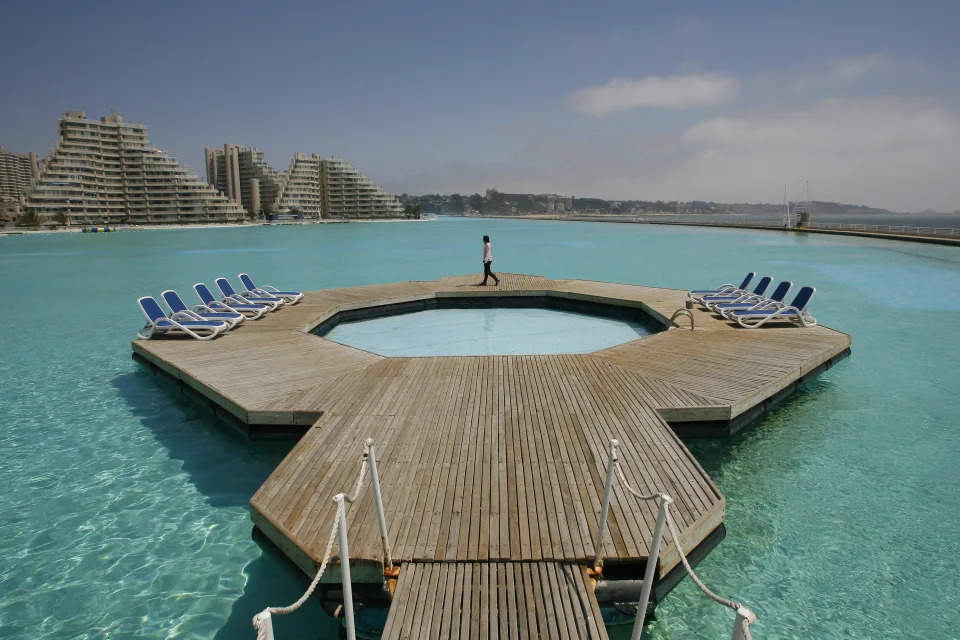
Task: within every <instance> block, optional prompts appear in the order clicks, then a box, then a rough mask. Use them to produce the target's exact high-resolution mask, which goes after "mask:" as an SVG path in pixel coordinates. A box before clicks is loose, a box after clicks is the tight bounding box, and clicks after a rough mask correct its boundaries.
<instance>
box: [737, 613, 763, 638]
mask: <svg viewBox="0 0 960 640" xmlns="http://www.w3.org/2000/svg"><path fill="white" fill-rule="evenodd" d="M756 621H757V616H756V614H755V613H754V612H753V611H750V609H747V608H746V607H744V606H741V607H740V608H739V609H737V618H736V620H734V621H733V638H732V640H747V636H745V635H744V633H743V624H744V622H746V623H747V626H749V625H751V624H753V623H754V622H756Z"/></svg>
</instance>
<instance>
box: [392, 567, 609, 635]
mask: <svg viewBox="0 0 960 640" xmlns="http://www.w3.org/2000/svg"><path fill="white" fill-rule="evenodd" d="M382 638H383V640H405V639H408V638H409V639H411V640H412V639H417V640H427V639H429V638H455V639H460V640H473V639H477V640H480V639H482V640H520V638H550V639H551V640H567V639H570V640H573V639H579V640H587V639H590V640H593V639H598V638H602V639H605V638H607V631H606V629H605V628H604V626H603V619H602V618H601V617H600V608H599V606H598V605H597V601H596V599H595V598H594V597H593V585H592V584H591V582H590V578H589V577H588V576H587V573H586V569H585V568H584V567H581V566H578V565H574V564H562V563H558V562H534V563H531V562H483V563H477V562H413V563H409V564H405V565H403V567H402V569H401V570H400V579H399V581H398V584H397V590H396V593H395V594H394V597H393V603H392V604H391V607H390V615H389V617H388V618H387V625H386V627H385V628H384V630H383V636H382Z"/></svg>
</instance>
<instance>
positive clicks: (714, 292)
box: [687, 271, 757, 300]
mask: <svg viewBox="0 0 960 640" xmlns="http://www.w3.org/2000/svg"><path fill="white" fill-rule="evenodd" d="M755 275H757V274H756V273H755V272H753V271H751V272H750V273H748V274H747V277H746V278H744V279H743V282H741V283H740V286H739V287H738V286H736V285H732V284H722V285H720V286H719V287H717V288H716V289H694V290H692V291H690V292H688V293H687V295H688V296H689V297H691V298H693V299H694V300H700V299H701V298H703V297H704V296H722V295H724V294H727V293H732V292H733V291H743V290H744V289H746V288H747V286H748V285H749V284H750V281H751V280H753V276H755Z"/></svg>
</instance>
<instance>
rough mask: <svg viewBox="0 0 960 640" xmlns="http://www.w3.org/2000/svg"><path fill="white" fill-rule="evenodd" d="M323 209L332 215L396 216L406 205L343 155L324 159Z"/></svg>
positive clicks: (400, 213) (335, 216)
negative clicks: (342, 156) (343, 157)
mask: <svg viewBox="0 0 960 640" xmlns="http://www.w3.org/2000/svg"><path fill="white" fill-rule="evenodd" d="M323 186H324V190H323V208H324V210H325V211H326V212H328V215H329V216H330V217H333V218H384V217H389V218H397V217H400V216H402V215H403V205H401V204H400V201H399V200H397V198H396V196H394V195H392V194H389V193H387V192H386V191H384V190H383V189H381V188H380V186H379V185H378V184H376V183H375V182H374V181H373V180H371V179H370V178H368V177H367V176H365V175H363V174H362V173H360V172H359V171H357V169H356V168H355V167H354V166H353V165H352V164H350V163H349V162H347V161H346V160H344V159H342V158H332V159H329V160H324V161H323Z"/></svg>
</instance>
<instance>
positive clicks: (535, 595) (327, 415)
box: [133, 274, 850, 638]
mask: <svg viewBox="0 0 960 640" xmlns="http://www.w3.org/2000/svg"><path fill="white" fill-rule="evenodd" d="M475 283H476V276H458V277H451V278H444V279H442V280H438V281H435V282H405V283H397V284H388V285H376V286H368V287H355V288H350V289H334V290H325V291H314V292H308V293H307V294H306V296H305V298H304V301H303V302H301V303H300V304H298V305H296V306H293V307H289V308H284V309H281V310H280V311H278V312H275V313H272V314H269V315H268V317H265V318H263V319H261V320H259V321H255V322H250V321H248V322H247V323H245V324H244V325H243V326H242V327H240V328H238V329H237V330H235V331H232V332H230V333H229V334H227V335H225V336H222V337H220V338H217V339H216V340H211V341H206V342H197V341H187V340H149V341H134V342H133V349H134V352H135V353H136V354H137V355H138V356H139V357H141V358H142V359H144V360H146V361H147V362H149V363H151V364H152V365H154V366H155V367H157V368H158V369H159V370H162V371H164V372H166V373H168V374H170V375H171V376H173V377H175V378H177V379H178V380H180V381H181V382H182V383H183V384H185V385H188V386H190V387H191V388H193V389H195V390H196V391H198V392H199V393H201V394H203V395H204V396H206V397H207V398H209V399H210V400H211V401H213V402H214V403H215V404H216V405H217V406H218V407H221V408H223V409H224V410H225V411H228V412H229V413H230V414H232V415H233V416H234V418H235V419H236V420H237V421H239V422H240V423H243V424H248V425H251V429H253V428H263V427H264V426H265V425H287V426H292V427H297V425H300V426H299V427H297V428H298V429H301V430H303V431H305V434H304V435H303V437H302V438H301V439H300V441H299V442H298V443H297V445H296V446H295V447H294V448H293V450H292V451H291V452H290V454H289V455H288V456H287V457H286V459H284V460H283V462H281V464H280V465H279V466H278V467H277V469H276V470H275V471H274V472H273V474H271V476H270V477H269V478H268V479H267V481H266V482H265V483H264V484H263V486H262V487H261V488H260V489H259V490H258V491H257V493H256V494H255V495H254V496H253V498H252V500H251V502H250V504H251V514H252V518H253V520H254V522H255V523H256V525H257V527H258V528H259V529H261V530H262V531H263V532H264V533H265V534H266V535H267V536H268V537H269V538H270V539H271V540H273V541H274V542H275V543H276V544H277V545H278V546H279V547H280V549H281V550H282V551H283V552H284V553H285V554H286V555H287V556H288V557H290V558H291V560H293V561H294V562H295V563H297V564H298V565H299V566H300V567H301V568H302V569H303V571H304V572H305V573H307V574H308V575H311V576H312V575H313V574H314V573H315V571H316V567H317V565H318V564H319V561H320V559H321V555H322V554H323V550H324V549H323V547H324V546H325V543H326V537H327V533H328V531H329V527H330V525H331V523H332V518H333V514H334V506H333V502H332V501H331V497H332V496H333V495H334V494H336V493H339V492H349V491H350V490H351V489H352V487H353V484H354V482H355V480H356V474H357V472H358V470H359V465H360V457H361V454H362V451H363V442H364V440H365V439H366V438H368V437H370V438H373V440H374V441H375V443H376V446H377V452H378V467H379V470H380V480H381V486H382V491H383V498H384V503H385V505H386V518H387V523H388V528H389V538H390V541H391V545H392V549H393V558H394V561H395V562H397V563H399V564H400V566H401V570H400V582H399V586H398V590H397V596H396V600H395V603H394V608H393V610H392V611H391V614H390V622H389V623H388V632H389V635H385V637H390V638H394V637H439V636H438V635H436V634H434V633H433V631H434V630H437V631H438V632H439V631H440V630H443V633H442V634H441V635H443V636H444V637H447V636H455V637H472V636H467V635H463V634H462V633H461V631H464V632H465V631H470V632H471V633H472V632H473V631H474V630H475V629H480V628H485V629H487V630H488V631H489V632H490V634H493V633H494V632H496V633H497V634H499V636H497V637H501V636H502V637H540V636H543V637H557V638H560V637H603V633H604V632H603V626H602V624H599V623H598V622H597V621H598V620H599V618H598V617H597V616H596V615H595V608H596V602H595V600H594V599H593V594H592V589H590V588H589V586H588V584H587V583H586V582H584V580H585V578H584V577H583V567H585V566H586V565H588V564H590V563H591V562H592V560H593V558H594V556H595V554H596V553H597V551H598V550H597V549H596V547H595V545H596V534H597V530H598V524H599V522H598V520H599V514H600V506H601V505H600V503H601V500H602V494H603V484H604V477H605V466H606V456H607V447H608V443H609V441H610V439H611V438H616V439H617V440H619V441H620V443H621V449H620V459H621V466H622V468H623V471H624V474H625V475H626V477H627V479H628V481H629V482H630V483H631V484H633V485H634V486H635V487H637V488H638V489H640V490H643V491H648V492H653V491H663V492H666V493H669V494H670V495H671V496H672V497H673V498H674V500H675V505H676V510H675V512H674V513H675V519H676V522H677V524H678V526H679V529H680V532H681V542H682V545H683V547H684V550H685V551H686V552H689V551H690V550H692V549H694V548H695V547H697V546H698V545H700V544H702V543H704V542H705V541H706V540H707V539H708V538H709V537H710V536H711V534H712V533H714V532H715V531H717V530H718V529H719V528H720V527H721V526H722V524H723V518H724V508H725V501H724V498H723V496H722V495H721V494H720V492H719V491H718V490H717V488H716V486H715V485H714V484H713V482H712V481H711V479H710V478H709V477H708V476H707V475H706V473H705V472H704V471H703V469H702V468H701V467H700V465H699V464H698V463H697V461H696V460H695V459H694V458H693V456H692V455H691V454H690V453H689V451H688V450H687V449H686V447H685V446H684V445H683V443H682V442H681V441H680V440H679V439H678V437H677V436H676V434H675V433H674V429H678V428H683V425H694V424H698V425H708V426H709V425H714V424H727V423H731V421H733V420H735V419H736V418H737V417H738V416H741V417H749V416H751V415H753V412H755V411H756V410H757V408H758V407H762V406H764V405H765V404H766V403H769V402H772V401H773V400H774V399H776V398H778V397H780V396H782V395H783V394H785V393H788V392H789V391H790V390H791V389H792V388H794V387H795V386H796V385H798V384H799V383H800V381H802V380H803V379H804V378H805V377H806V376H808V375H810V374H811V373H814V372H816V371H817V370H819V369H820V368H823V367H825V366H829V364H831V363H832V362H833V361H834V360H836V359H838V358H841V357H843V356H844V355H845V354H846V353H847V352H848V351H849V347H850V338H849V336H847V335H845V334H843V333H840V332H838V331H834V330H832V329H829V328H826V327H813V328H798V327H792V326H788V327H776V326H774V327H764V328H762V329H759V330H753V331H750V330H745V329H739V328H735V327H734V326H731V325H730V324H729V323H728V322H726V321H723V320H721V319H718V318H716V317H714V316H711V315H709V314H707V313H704V312H699V311H698V312H695V316H696V328H695V330H693V331H690V330H674V331H664V332H661V333H657V334H655V335H652V336H648V337H646V338H643V339H638V340H635V341H633V342H629V343H625V344H621V345H618V346H615V347H611V348H609V349H604V350H602V351H597V352H594V353H591V354H585V355H543V356H484V357H443V358H386V357H383V356H379V355H376V354H372V353H368V352H365V351H361V350H359V349H355V348H352V347H347V346H344V345H340V344H337V343H334V342H331V341H329V340H326V339H324V338H320V337H318V336H316V335H312V334H310V333H309V331H310V330H311V329H312V328H313V327H316V326H318V325H319V324H321V323H322V322H324V321H325V320H328V319H330V318H331V317H332V316H333V315H335V314H337V313H338V312H341V311H351V310H357V309H362V308H364V307H370V306H379V305H384V304H397V303H412V302H416V301H421V300H430V299H432V298H435V297H448V296H459V297H468V296H537V297H544V296H554V297H561V298H568V299H574V300H582V301H592V302H599V303H606V304H615V305H618V306H621V307H633V308H639V309H642V310H643V311H644V312H645V313H646V314H647V315H649V316H650V317H652V318H653V319H654V320H656V321H659V322H661V323H664V324H666V322H667V318H669V317H670V315H671V314H672V313H673V311H675V310H676V309H679V308H681V307H683V306H684V300H685V292H683V291H677V290H672V289H660V288H654V287H643V286H635V285H622V284H613V283H604V282H589V281H583V280H561V281H558V280H549V279H547V278H543V277H540V276H528V275H520V274H502V275H501V285H500V286H499V287H492V286H488V287H477V286H474V285H475ZM614 487H615V488H614V492H613V497H612V502H611V511H610V521H609V534H608V535H607V537H606V540H604V541H603V555H604V556H605V557H606V558H607V563H608V566H612V565H613V564H619V565H622V566H629V567H631V569H630V571H631V573H632V574H633V575H639V567H642V566H643V565H644V564H645V563H646V562H647V561H648V558H647V557H646V556H647V550H648V548H649V545H650V540H651V535H652V534H651V532H652V529H653V524H654V521H655V515H656V514H655V508H654V505H653V504H650V503H642V504H641V503H638V502H637V501H636V500H634V499H633V498H632V497H631V496H629V495H628V494H626V493H625V491H624V489H623V488H622V487H621V486H620V485H619V483H615V485H614ZM348 524H349V529H350V551H351V554H350V555H351V557H350V562H351V565H352V568H353V578H354V580H355V581H361V582H363V581H369V582H374V583H379V582H380V581H382V579H383V567H382V557H381V546H380V536H379V532H378V529H377V522H376V514H375V510H374V508H373V496H372V492H371V491H369V489H366V490H365V491H364V492H363V494H362V496H361V498H360V499H359V500H358V501H357V503H355V504H354V505H352V506H351V508H350V510H349V512H348ZM705 548H708V547H705ZM654 561H656V562H657V563H658V565H657V572H656V575H657V577H658V578H663V577H664V576H665V575H666V574H667V573H668V572H670V571H671V570H672V569H674V568H675V567H676V566H677V565H678V563H679V555H678V552H677V549H675V548H674V546H673V545H672V544H666V542H665V543H664V546H663V547H662V549H661V553H660V557H659V558H656V559H654ZM325 579H326V578H325ZM467 585H470V589H469V598H470V599H469V601H468V600H467V591H468V589H467ZM478 585H479V587H478ZM504 585H507V586H506V588H503V586H504ZM510 585H512V587H511V586H510ZM441 586H442V588H441ZM448 586H452V590H451V588H448ZM457 589H460V590H459V591H458V590H457ZM457 593H459V594H460V595H459V596H458V595H456V594H457ZM511 594H512V595H511ZM584 594H586V595H584ZM502 596H505V597H507V600H506V601H504V600H503V599H502ZM510 597H513V598H514V600H510V599H509V598H510ZM448 598H453V599H454V600H448ZM458 598H459V599H458ZM584 599H585V600H584ZM453 602H457V603H458V604H456V605H453V604H451V603H453ZM584 602H586V603H584ZM533 603H538V604H537V606H536V607H534V606H533ZM578 603H579V604H578ZM454 606H456V607H459V611H460V614H457V615H454V614H453V613H452V612H453V611H454V610H455V609H449V607H454ZM514 608H516V609H517V616H516V617H512V616H513V611H514ZM521 610H522V611H521ZM588 610H589V611H591V612H593V613H590V615H581V614H582V613H583V611H588ZM504 611H507V612H510V616H507V618H504V616H503V615H502V613H503V612H504ZM406 612H415V613H414V616H413V617H412V618H411V617H410V616H409V615H407V613H406ZM465 612H468V613H469V615H467V613H465ZM524 612H526V613H524ZM578 612H580V613H578ZM551 615H553V616H554V617H551ZM591 616H593V617H592V618H591ZM591 620H592V621H593V622H591ZM455 623H456V624H457V625H459V626H455ZM444 625H447V627H449V628H450V632H449V633H447V631H446V629H447V627H445V626H444ZM483 625H486V626H485V627H484V626H483ZM543 625H546V627H544V626H543ZM551 625H554V626H551ZM454 628H456V633H454ZM544 628H546V629H548V630H549V633H547V634H546V635H544V631H543V629H544ZM425 630H426V631H425ZM534 631H536V633H534ZM554 631H556V634H554V633H553V632H554ZM457 634H460V635H457ZM483 637H487V635H486V634H484V635H483Z"/></svg>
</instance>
